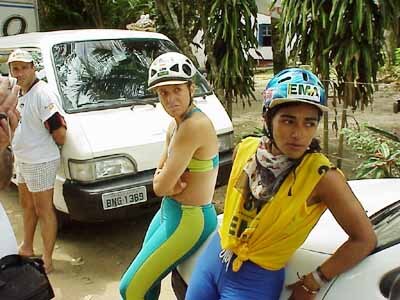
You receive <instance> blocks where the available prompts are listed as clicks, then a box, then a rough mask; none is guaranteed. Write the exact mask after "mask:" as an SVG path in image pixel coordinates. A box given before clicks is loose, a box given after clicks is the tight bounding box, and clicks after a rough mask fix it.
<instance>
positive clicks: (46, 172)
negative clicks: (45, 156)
mask: <svg viewBox="0 0 400 300" xmlns="http://www.w3.org/2000/svg"><path fill="white" fill-rule="evenodd" d="M59 166H60V159H56V160H52V161H48V162H44V163H38V164H28V163H23V162H17V172H16V173H17V183H26V186H27V187H28V190H29V191H30V192H32V193H36V192H44V191H47V190H50V189H52V188H54V183H55V181H56V174H57V170H58V167H59Z"/></svg>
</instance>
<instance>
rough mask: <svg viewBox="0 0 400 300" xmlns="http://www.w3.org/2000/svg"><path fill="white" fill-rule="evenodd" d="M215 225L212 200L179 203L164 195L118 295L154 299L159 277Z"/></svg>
mask: <svg viewBox="0 0 400 300" xmlns="http://www.w3.org/2000/svg"><path fill="white" fill-rule="evenodd" d="M216 226H217V215H216V212H215V209H214V206H213V205H212V204H207V205H203V206H189V205H182V204H181V203H179V202H178V201H176V200H174V199H172V198H170V197H164V198H163V200H162V203H161V208H160V210H159V211H158V212H157V214H156V215H155V216H154V218H153V220H152V221H151V223H150V226H149V228H148V230H147V233H146V236H145V238H144V242H143V246H142V249H141V250H140V252H139V253H138V255H137V256H136V257H135V259H134V261H133V262H132V263H131V265H130V266H129V268H128V270H127V271H126V272H125V274H124V275H123V276H122V279H121V283H120V293H121V296H122V299H124V300H143V299H146V300H154V299H158V296H159V294H160V287H161V280H162V279H163V278H164V277H165V276H166V275H167V274H168V273H169V272H170V271H171V270H172V269H173V268H174V267H175V266H176V265H178V264H179V263H180V262H182V261H183V260H184V259H185V258H187V257H188V256H190V255H191V254H192V253H193V252H194V251H196V250H197V249H198V248H199V247H200V245H201V244H202V243H203V242H204V241H205V240H206V239H207V237H208V236H209V235H210V234H211V233H212V232H213V231H214V230H215V228H216Z"/></svg>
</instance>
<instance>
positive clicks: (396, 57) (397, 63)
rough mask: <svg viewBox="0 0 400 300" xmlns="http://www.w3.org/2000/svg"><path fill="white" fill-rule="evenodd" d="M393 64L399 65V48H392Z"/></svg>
mask: <svg viewBox="0 0 400 300" xmlns="http://www.w3.org/2000/svg"><path fill="white" fill-rule="evenodd" d="M394 64H395V65H396V66H400V48H396V50H394Z"/></svg>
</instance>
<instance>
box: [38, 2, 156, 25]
mask: <svg viewBox="0 0 400 300" xmlns="http://www.w3.org/2000/svg"><path fill="white" fill-rule="evenodd" d="M145 13H148V14H150V15H153V16H154V14H155V10H154V2H153V1H147V0H114V1H107V0H66V1H61V0H41V1H39V15H40V28H41V30H42V31H46V30H60V29H78V28H124V29H125V27H126V25H127V24H129V23H133V22H136V21H137V20H138V19H139V17H140V15H141V14H145Z"/></svg>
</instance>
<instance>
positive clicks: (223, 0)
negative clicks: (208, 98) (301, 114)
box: [155, 0, 257, 116]
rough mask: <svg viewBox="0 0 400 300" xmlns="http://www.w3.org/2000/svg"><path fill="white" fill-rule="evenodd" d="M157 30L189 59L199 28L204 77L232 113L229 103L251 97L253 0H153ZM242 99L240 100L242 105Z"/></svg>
mask: <svg viewBox="0 0 400 300" xmlns="http://www.w3.org/2000/svg"><path fill="white" fill-rule="evenodd" d="M155 2H156V6H157V12H158V13H157V29H158V30H160V31H161V32H163V33H165V34H167V35H168V36H169V37H170V38H171V39H172V40H173V41H175V42H176V43H177V44H178V46H179V48H180V49H181V50H182V51H183V52H184V53H185V54H186V55H187V56H189V57H190V58H192V60H194V61H195V57H193V54H192V50H191V48H190V47H189V46H190V45H191V44H192V45H193V43H192V41H193V37H194V36H195V35H196V34H197V33H198V32H199V30H200V31H201V33H202V34H203V35H202V40H201V44H202V45H195V46H197V47H199V46H202V47H204V48H203V50H204V52H205V54H206V59H207V61H206V64H205V67H206V72H207V76H208V80H209V81H210V83H211V84H212V85H213V87H214V90H215V91H216V93H217V94H218V96H219V98H220V99H221V100H223V99H225V102H224V105H225V108H226V110H227V111H228V114H229V115H230V116H232V102H233V101H237V100H238V99H239V98H240V99H244V100H246V99H247V100H248V102H250V98H255V96H254V67H255V61H254V60H253V58H252V57H251V56H250V55H249V49H250V48H256V47H257V38H256V36H255V28H256V26H257V22H256V21H255V20H256V19H257V5H256V2H255V1H254V0H242V1H237V0H215V1H206V0H199V1H189V0H172V1H163V0H156V1H155ZM244 103H245V102H243V104H244Z"/></svg>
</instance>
